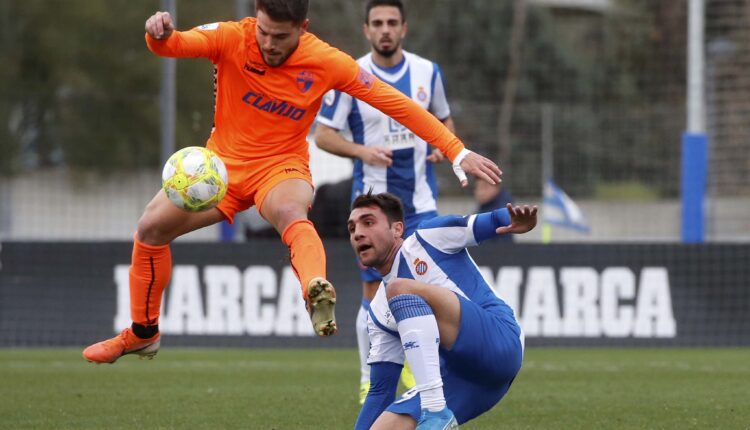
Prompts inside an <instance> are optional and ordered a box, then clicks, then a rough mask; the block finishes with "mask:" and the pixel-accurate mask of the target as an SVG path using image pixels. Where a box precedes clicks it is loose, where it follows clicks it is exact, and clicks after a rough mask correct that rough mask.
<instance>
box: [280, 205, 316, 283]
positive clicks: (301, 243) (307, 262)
mask: <svg viewBox="0 0 750 430" xmlns="http://www.w3.org/2000/svg"><path fill="white" fill-rule="evenodd" d="M281 240H282V242H284V244H286V245H287V246H288V247H289V251H290V253H291V256H292V269H293V270H294V273H295V274H296V275H297V279H299V282H300V284H302V295H303V297H307V284H308V283H309V282H310V280H312V279H313V278H315V277H318V276H320V277H322V278H326V252H325V250H324V249H323V242H321V241H320V236H318V232H317V231H315V227H313V223H312V222H310V221H309V220H306V219H303V220H299V221H295V222H293V223H291V224H290V225H289V226H288V227H287V228H286V229H285V230H284V232H283V233H282V234H281Z"/></svg>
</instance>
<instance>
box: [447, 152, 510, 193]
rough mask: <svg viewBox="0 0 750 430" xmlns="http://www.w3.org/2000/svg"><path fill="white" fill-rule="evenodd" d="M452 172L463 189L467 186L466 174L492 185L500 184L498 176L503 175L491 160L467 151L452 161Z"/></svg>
mask: <svg viewBox="0 0 750 430" xmlns="http://www.w3.org/2000/svg"><path fill="white" fill-rule="evenodd" d="M453 172H454V173H455V174H456V176H457V177H458V180H459V181H460V182H461V187H463V188H466V187H467V186H468V185H469V181H468V180H467V178H466V174H467V173H468V174H470V175H472V176H474V177H476V178H477V179H481V180H483V181H486V182H489V183H490V184H492V185H497V184H499V183H500V182H502V179H500V176H501V175H502V174H503V171H502V170H500V168H499V167H498V166H497V164H495V163H494V162H493V161H492V160H490V159H489V158H487V157H483V156H481V155H479V154H477V153H476V152H472V151H469V150H467V149H464V150H463V151H461V153H460V154H459V155H458V157H456V159H455V160H453Z"/></svg>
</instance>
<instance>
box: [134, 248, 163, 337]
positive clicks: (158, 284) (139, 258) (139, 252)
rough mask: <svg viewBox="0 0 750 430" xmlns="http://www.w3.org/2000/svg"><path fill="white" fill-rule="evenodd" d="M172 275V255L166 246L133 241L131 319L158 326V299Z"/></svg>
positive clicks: (146, 324)
mask: <svg viewBox="0 0 750 430" xmlns="http://www.w3.org/2000/svg"><path fill="white" fill-rule="evenodd" d="M171 275H172V253H171V252H170V250H169V244H167V245H157V246H152V245H147V244H145V243H143V242H141V241H140V240H138V234H136V235H135V237H134V241H133V257H132V261H131V264H130V317H131V318H132V319H133V322H134V323H136V324H141V325H145V326H149V325H155V324H158V323H159V312H160V310H161V299H162V293H163V292H164V289H165V288H166V287H167V284H168V283H169V277H170V276H171Z"/></svg>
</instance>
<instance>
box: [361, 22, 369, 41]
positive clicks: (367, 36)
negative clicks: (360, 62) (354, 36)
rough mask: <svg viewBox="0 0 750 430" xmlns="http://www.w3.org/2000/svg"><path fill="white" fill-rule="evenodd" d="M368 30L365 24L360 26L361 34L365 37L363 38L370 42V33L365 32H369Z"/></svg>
mask: <svg viewBox="0 0 750 430" xmlns="http://www.w3.org/2000/svg"><path fill="white" fill-rule="evenodd" d="M369 28H370V27H369V26H368V25H367V23H364V24H362V34H364V35H365V38H366V39H367V40H370V33H369V32H368V31H367V30H369Z"/></svg>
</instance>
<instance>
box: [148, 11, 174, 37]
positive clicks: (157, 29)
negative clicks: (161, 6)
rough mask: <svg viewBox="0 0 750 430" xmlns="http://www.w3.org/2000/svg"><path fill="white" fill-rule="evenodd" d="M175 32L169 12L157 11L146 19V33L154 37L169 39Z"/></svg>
mask: <svg viewBox="0 0 750 430" xmlns="http://www.w3.org/2000/svg"><path fill="white" fill-rule="evenodd" d="M173 32H174V23H173V22H172V16H170V15H169V12H156V13H155V14H153V15H151V16H150V17H149V18H148V19H147V20H146V33H148V34H149V36H151V37H153V38H154V39H167V38H169V36H171V35H172V33H173Z"/></svg>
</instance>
